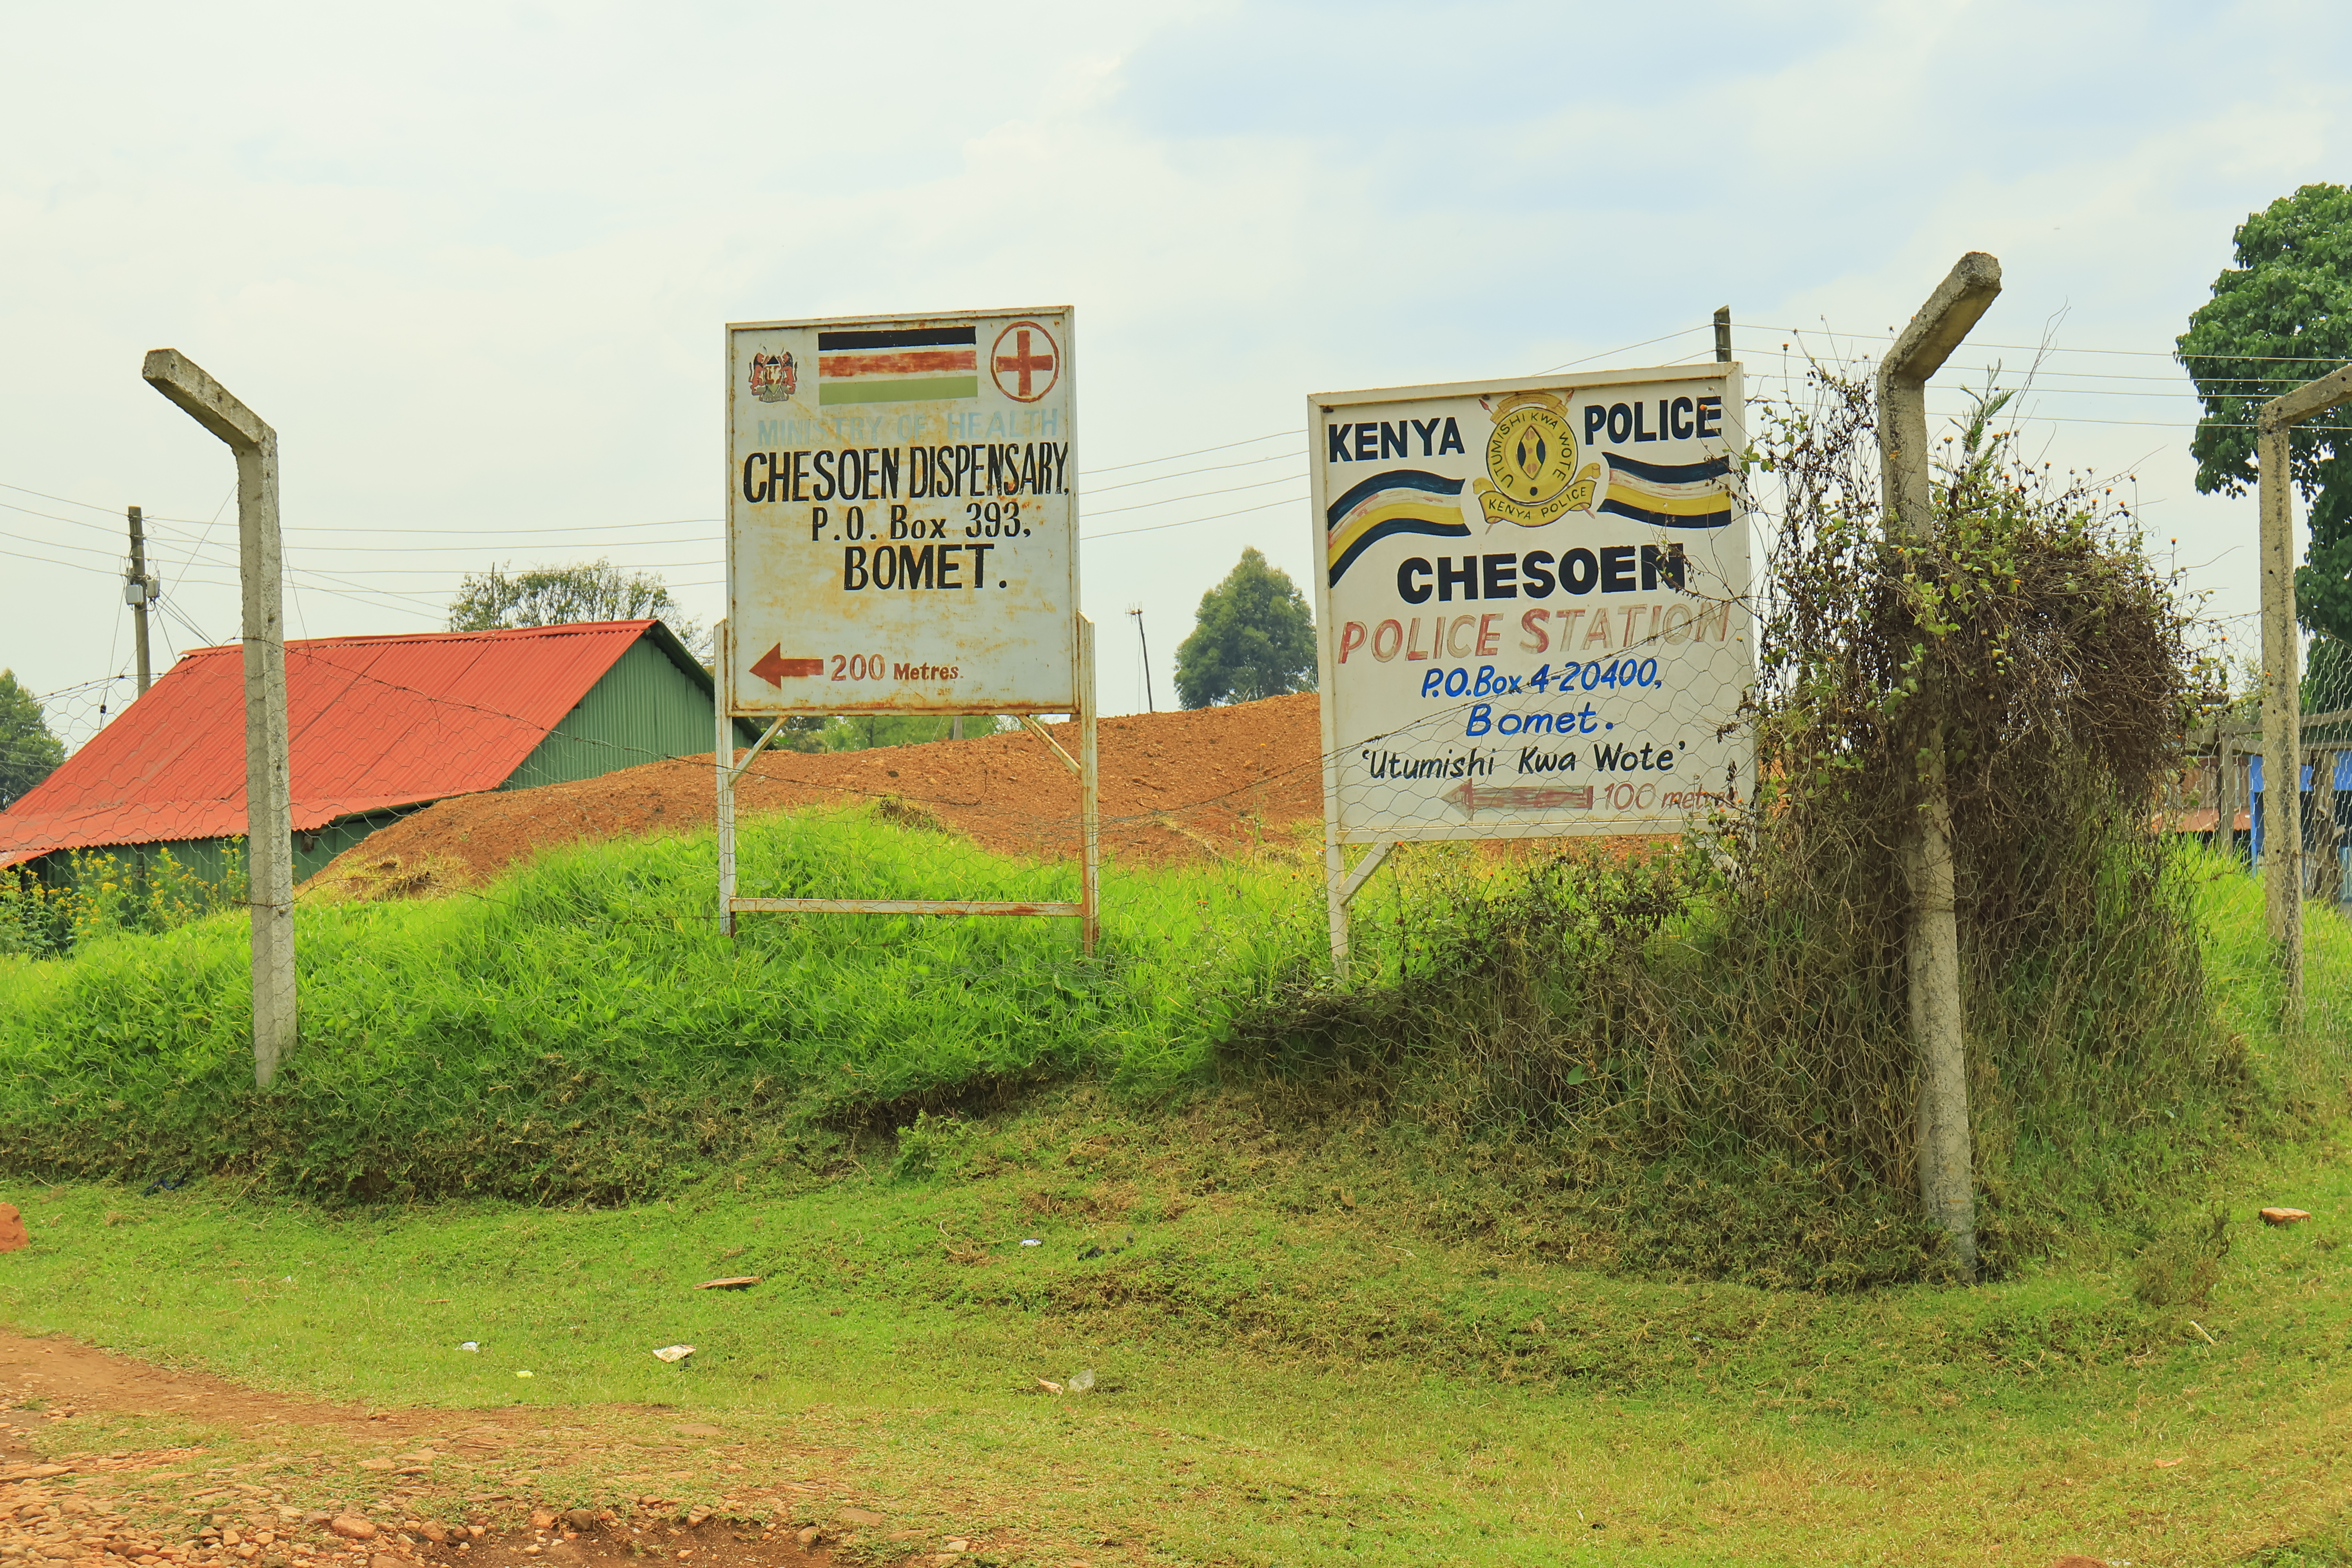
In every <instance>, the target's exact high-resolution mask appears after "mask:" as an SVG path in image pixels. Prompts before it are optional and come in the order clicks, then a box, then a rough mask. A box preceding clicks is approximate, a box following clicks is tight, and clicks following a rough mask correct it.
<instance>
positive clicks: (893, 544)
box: [715, 306, 1099, 952]
mask: <svg viewBox="0 0 2352 1568" xmlns="http://www.w3.org/2000/svg"><path fill="white" fill-rule="evenodd" d="M1075 331H1076V323H1075V321H1074V318H1073V314H1072V312H1071V310H1069V308H1068V307H1066V306H1055V307H1052V308H1050V309H1045V310H983V311H967V312H961V313H957V314H951V315H928V316H885V317H862V318H856V319H832V320H824V321H758V322H742V323H736V324H732V325H730V326H729V327H728V329H727V366H728V382H727V439H728V459H727V461H728V472H727V485H728V499H727V618H726V620H725V621H724V622H722V623H721V624H720V626H719V637H718V647H717V658H718V660H719V671H718V693H719V715H718V735H719V741H718V746H719V750H718V752H717V755H716V758H715V761H716V763H717V768H716V773H717V775H718V791H719V801H718V805H719V920H720V923H721V928H722V929H723V930H726V931H730V933H731V932H732V931H733V930H734V922H735V916H736V915H738V914H740V913H748V912H755V911H774V912H798V913H833V914H939V915H1064V916H1070V917H1074V918H1076V919H1077V920H1079V921H1081V922H1082V926H1081V930H1082V932H1083V936H1084V941H1085V944H1086V947H1087V951H1088V952H1091V951H1093V948H1094V944H1095V941H1096V937H1097V934H1098V929H1099V916H1098V909H1097V906H1098V901H1099V900H1098V899H1097V810H1096V801H1097V781H1096V772H1097V768H1096V743H1095V730H1096V721H1095V660H1094V626H1093V624H1092V623H1091V622H1089V621H1088V620H1087V618H1086V617H1085V616H1082V615H1080V614H1079V613H1078V608H1077V605H1078V542H1077V512H1076V497H1075V495H1074V493H1073V476H1074V475H1075V472H1076V469H1075V467H1074V462H1075V457H1076V427H1075V421H1076V397H1075V377H1074V375H1073V366H1072V358H1071V356H1072V345H1073V339H1074V337H1075ZM835 713H935V714H940V715H942V716H953V715H961V714H967V713H996V714H1011V715H1013V716H1015V717H1017V718H1019V719H1020V720H1021V721H1022V722H1023V723H1024V725H1026V726H1028V727H1029V728H1030V729H1031V730H1032V731H1034V732H1035V733H1036V734H1037V735H1038V736H1039V737H1040V738H1041V739H1043V740H1045V742H1046V744H1047V745H1048V746H1050V747H1051V748H1052V750H1053V752H1055V755H1056V756H1057V757H1059V758H1060V759H1061V761H1063V762H1064V763H1067V764H1068V765H1069V767H1070V768H1071V770H1072V771H1073V772H1074V773H1076V774H1077V775H1078V794H1079V837H1080V840H1081V859H1080V897H1079V899H1078V900H1077V901H1076V902H1069V901H1027V900H990V899H979V900H971V899H950V900H940V899H879V900H877V899H759V898H742V897H739V896H738V895H737V893H736V891H735V822H734V786H735V782H736V780H737V779H739V778H740V777H741V775H742V773H743V772H744V770H745V769H746V768H748V767H750V766H751V763H752V760H753V758H755V757H756V756H757V755H758V754H759V753H760V752H761V750H763V749H764V748H765V747H766V746H767V744H768V742H769V741H771V740H772V739H773V737H774V735H775V734H776V732H777V731H778V730H779V729H780V728H781V727H782V724H783V722H784V721H786V720H787V719H790V718H793V717H795V716H798V715H803V714H807V715H830V714H835ZM1045 713H1068V714H1072V715H1075V716H1076V720H1077V728H1078V748H1077V755H1076V756H1072V755H1071V754H1070V753H1069V752H1066V751H1065V750H1064V749H1063V747H1062V746H1061V745H1060V744H1058V743H1057V742H1054V740H1053V739H1052V737H1051V736H1049V735H1047V734H1046V732H1045V729H1044V727H1043V726H1042V725H1040V724H1039V723H1038V722H1037V717H1038V715H1040V714H1045ZM738 718H744V719H753V720H766V721H769V726H768V729H767V731H766V732H765V733H764V734H763V735H762V736H761V739H760V741H759V742H758V743H757V744H756V745H754V746H753V747H752V748H751V751H750V752H748V753H747V754H746V755H745V756H743V757H742V758H741V759H740V761H738V760H735V757H734V748H733V744H732V737H731V733H730V721H732V720H734V719H738Z"/></svg>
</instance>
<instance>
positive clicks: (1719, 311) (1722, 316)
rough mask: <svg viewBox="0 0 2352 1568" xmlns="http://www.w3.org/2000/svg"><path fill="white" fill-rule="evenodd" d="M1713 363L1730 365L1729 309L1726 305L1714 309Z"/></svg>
mask: <svg viewBox="0 0 2352 1568" xmlns="http://www.w3.org/2000/svg"><path fill="white" fill-rule="evenodd" d="M1715 363H1717V364H1729V363H1731V307H1730V306H1728V305H1717V307H1716V308H1715Z"/></svg>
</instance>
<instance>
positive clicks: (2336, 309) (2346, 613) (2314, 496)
mask: <svg viewBox="0 0 2352 1568" xmlns="http://www.w3.org/2000/svg"><path fill="white" fill-rule="evenodd" d="M2235 238H2236V240H2237V259H2238V265H2237V266H2236V267H2234V268H2230V269H2229V270H2227V271H2224V272H2223V273H2222V274H2221V277H2219V278H2217V279H2214V280H2213V297H2212V298H2211V299H2210V300H2207V301H2206V302H2205V303H2204V304H2202V305H2200V306H2199V307H2198V308H2197V310H2196V311H2195V313H2194V314H2192V315H2191V316H2190V317H2189V330H2188V331H2185V332H2183V333H2181V334H2180V337H2179V342H2178V343H2177V345H2176V349H2177V353H2178V356H2179V360H2180V363H2181V364H2182V365H2183V366H2184V367H2186V368H2187V370H2188V372H2189V379H2190V380H2191V381H2193V382H2195V383H2196V384H2197V394H2198V395H2199V396H2200V398H2202V399H2203V400H2204V404H2205V416H2204V417H2203V418H2202V419H2201V420H2200V421H2199V422H2198V426H2197V436H2196V439H2195V440H2194V441H2193V442H2192V443H2191V444H2190V447H2189V450H2190V451H2191V452H2192V453H2193V454H2194V455H2195V456H2196V458H2197V488H2198V489H2200V490H2203V491H2206V492H2209V493H2210V492H2211V491H2214V490H2220V491H2221V492H2223V493H2224V494H2227V495H2233V496H2234V495H2242V494H2244V493H2245V492H2246V491H2247V489H2250V488H2252V486H2253V484H2254V482H2255V480H2256V479H2257V478H2258V477H2259V470H2258V467H2257V459H2256V456H2255V450H2254V418H2255V416H2256V415H2257V413H2259V412H2260V410H2261V408H2262V405H2263V404H2264V403H2266V402H2268V401H2269V400H2270V399H2272V398H2273V397H2276V396H2278V395H2280V394H2281V393H2284V392H2289V391H2292V390H2294V388H2295V387H2297V386H2300V385H2302V384H2304V383H2305V382H2306V381H2311V380H2314V379H2315V378H2316V377H2319V376H2323V375H2326V374H2327V373H2328V372H2330V371H2332V370H2334V369H2336V367H2337V366H2338V365H2341V364H2343V363H2345V362H2347V360H2352V190H2347V189H2346V188H2345V187H2344V186H2342V185H2325V184H2313V185H2305V186H2304V187H2303V188H2302V189H2301V190H2299V191H2297V192H2295V193H2294V195H2291V196H2282V197H2280V198H2279V199H2278V200H2277V201H2274V202H2273V203H2272V204H2271V205H2269V206H2268V207H2265V208H2264V209H2263V211H2261V212H2258V213H2254V214H2252V215H2251V216H2248V217H2247V219H2246V221H2245V222H2244V223H2242V224H2241V225H2239V226H2238V231H2237V234H2236V236H2235ZM2344 423H2345V421H2343V420H2342V419H2338V418H2326V419H2319V420H2315V421H2312V422H2310V423H2307V424H2304V425H2299V426H2295V428H2294V432H2293V433H2292V434H2291V435H2290V436H2289V437H2287V450H2288V471H2289V472H2290V474H2292V475H2293V477H2294V487H2295V489H2297V490H2299V491H2301V492H2302V495H2303V499H2304V501H2305V505H2306V506H2307V507H2309V509H2310V520H2311V551H2310V553H2309V554H2308V555H2306V556H2305V564H2304V565H2303V566H2302V567H2301V568H2299V569H2298V570H2297V571H2296V573H2295V574H2294V599H2295V615H2296V617H2297V618H2298V619H2299V620H2301V621H2302V622H2303V624H2304V625H2305V626H2307V627H2309V628H2310V629H2311V630H2312V631H2314V632H2315V633H2317V634H2319V637H2320V638H2321V639H2322V640H2321V641H2320V642H2318V643H2315V645H2314V647H2313V648H2312V668H2313V672H2314V674H2315V675H2316V674H2318V673H2319V671H2320V670H2321V669H2322V668H2326V669H2329V670H2331V671H2332V670H2336V669H2338V668H2352V657H2347V645H2352V440H2347V437H2346V434H2345V432H2344V431H2343V430H2342V429H2341V428H2338V426H2342V425H2343V424H2344ZM2315 695H2317V694H2315ZM2347 695H2352V694H2347V693H2346V692H2343V691H2337V692H2336V693H2334V697H2335V699H2336V700H2337V702H2338V703H2339V705H2340V703H2341V702H2342V701H2343V700H2345V699H2346V698H2347ZM2320 700H2322V701H2323V702H2324V701H2326V700H2327V699H2326V697H2321V699H2320Z"/></svg>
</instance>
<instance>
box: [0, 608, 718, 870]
mask: <svg viewBox="0 0 2352 1568" xmlns="http://www.w3.org/2000/svg"><path fill="white" fill-rule="evenodd" d="M714 700H715V699H714V696H713V692H712V685H711V678H710V672H709V670H707V669H705V668H703V667H702V665H701V663H700V662H699V661H698V660H697V659H696V658H695V657H694V656H693V655H692V654H690V653H688V651H687V649H686V647H685V645H683V644H682V643H680V642H679V641H678V640H677V637H676V636H674V635H673V634H672V633H671V632H670V630H669V628H668V627H667V626H663V625H662V623H661V622H659V621H651V620H647V621H601V622H592V623H587V624H583V625H579V626H530V627H524V628H521V629H518V630H509V631H488V632H426V633H415V634H408V635H402V636H395V637H309V638H304V639H302V640H300V641H297V642H289V643H288V644H287V645H286V710H287V727H288V733H289V752H290V755H289V763H290V764H291V769H292V784H293V795H294V840H295V876H296V878H297V879H298V880H299V879H301V878H305V877H308V876H310V874H311V873H312V872H314V871H316V870H318V869H319V868H320V867H322V866H324V865H325V864H326V863H327V862H328V861H329V860H331V859H333V858H335V856H337V855H338V854H341V852H342V851H343V850H345V849H347V848H349V847H351V846H352V845H353V844H356V843H358V842H359V841H360V840H361V839H362V838H364V837H367V836H368V835H369V834H371V833H373V832H374V831H375V830H376V829H377V828H379V827H382V826H384V825H385V824H387V823H390V822H393V821H395V820H397V819H398V818H399V817H400V816H403V815H404V814H405V813H407V812H411V811H415V810H416V809H417V808H418V807H420V806H425V805H431V804H432V803H433V802H435V801H436V800H446V799H447V798H448V797H449V796H451V795H472V794H476V793H478V792H480V791H483V790H499V789H523V788H528V787H530V785H533V784H559V783H562V782H563V781H566V780H570V779H584V778H593V777H594V776H596V775H597V774H599V773H611V772H613V771H614V769H616V768H625V767H634V766H635V765H636V764H637V763H650V762H656V761H658V760H660V759H662V758H666V757H677V756H688V755H691V754H693V753H695V752H709V751H710V750H711V746H712V737H711V727H712V721H713V710H712V703H713V701H714ZM756 738H757V737H756V734H753V735H747V736H746V737H745V739H746V741H747V742H748V741H749V740H752V739H756ZM245 826H246V814H245V675H244V661H243V655H242V650H241V649H240V648H239V647H238V646H237V645H236V644H233V643H232V644H229V645H226V646H225V647H205V648H196V649H193V650H191V651H190V652H188V653H187V654H185V655H184V656H183V657H182V658H180V660H179V662H178V663H176V664H174V665H173V667H172V668H171V669H170V670H169V671H168V672H166V673H165V674H164V675H163V678H162V679H159V680H157V681H156V682H155V684H154V685H153V686H152V687H151V688H149V689H148V690H147V692H146V694H145V695H144V696H142V697H141V698H140V699H139V700H137V701H135V702H133V703H131V706H130V707H128V708H126V709H124V710H122V713H121V716H120V717H118V718H117V719H116V720H115V721H113V722H112V723H110V724H109V725H108V726H107V727H106V728H105V729H103V730H101V731H99V732H98V734H97V735H95V736H94V737H92V738H91V739H90V741H89V742H88V743H87V744H85V745H84V746H83V747H82V748H81V749H80V750H79V751H78V752H75V753H74V754H73V755H72V756H70V757H68V758H67V759H66V761H65V763H64V764H63V765H62V766H60V767H59V768H58V771H57V772H55V773H51V774H50V775H49V776H48V777H47V779H45V780H44V781H42V783H41V784H39V785H38V786H37V787H36V788H34V789H33V790H32V791H30V792H29V793H28V794H26V795H25V796H24V798H23V799H21V800H19V801H17V802H16V803H15V804H14V805H11V806H10V807H9V808H8V809H7V810H6V811H5V812H0V867H6V866H26V865H31V866H32V867H34V868H36V869H37V870H39V871H41V872H42V873H44V874H45V875H47V876H54V875H55V874H56V872H57V871H58V862H59V861H61V860H62V859H63V858H65V854H66V852H68V851H72V850H110V851H115V852H118V853H120V852H122V851H126V850H139V851H142V853H143V852H152V850H154V849H158V848H162V849H169V850H170V851H171V852H172V854H173V858H176V859H177V860H179V861H180V862H181V863H182V864H183V865H186V866H188V867H190V868H192V869H193V870H194V872H195V873H196V875H198V876H200V877H203V878H205V879H207V880H217V879H219V878H220V877H221V875H222V874H223V873H224V872H225V870H226V867H227V864H228V852H229V849H230V847H231V846H232V845H234V844H236V843H237V842H239V841H241V840H242V839H243V837H244V836H245ZM52 857H55V858H54V859H53V858H52Z"/></svg>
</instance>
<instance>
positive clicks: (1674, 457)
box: [1307, 365, 1754, 923]
mask: <svg viewBox="0 0 2352 1568" xmlns="http://www.w3.org/2000/svg"><path fill="white" fill-rule="evenodd" d="M1740 409H1741V404H1740V383H1739V370H1738V366H1736V365H1710V366H1704V367H1695V366H1681V365H1675V366H1665V367H1662V368H1658V369H1654V370H1633V371H1614V372H1606V373H1601V374H1595V375H1591V376H1575V377H1569V378H1559V377H1549V378H1540V379H1535V380H1527V381H1508V382H1497V383H1493V384H1475V385H1447V386H1417V387H1400V388H1391V389H1388V390H1383V391H1374V392H1349V393H1333V394H1325V395H1320V396H1318V397H1315V398H1312V399H1310V400H1309V402H1308V405H1307V424H1308V426H1309V431H1310V435H1309V439H1310V441H1311V442H1312V443H1313V446H1312V450H1311V454H1310V459H1309V467H1310V470H1311V472H1312V474H1313V477H1314V504H1315V520H1316V548H1317V553H1318V559H1319V561H1320V562H1321V568H1322V569H1321V570H1320V571H1319V572H1318V574H1317V579H1316V587H1317V593H1316V600H1317V604H1316V609H1317V616H1316V625H1317V626H1318V639H1319V642H1320V645H1321V649H1320V652H1321V663H1322V690H1323V751H1324V797H1325V813H1326V815H1325V820H1326V822H1327V824H1328V831H1329V833H1330V835H1331V838H1332V843H1333V849H1332V855H1333V862H1332V863H1333V866H1334V868H1335V875H1336V868H1337V866H1338V860H1337V853H1338V851H1337V845H1338V844H1339V843H1366V842H1372V841H1379V840H1398V839H1422V838H1493V837H1542V836H1549V835H1564V834H1609V833H1659V832H1664V833H1672V832H1676V831H1679V830H1681V829H1682V828H1683V827H1685V826H1686V825H1687V824H1688V823H1689V822H1690V820H1691V819H1692V818H1693V817H1694V816H1705V815H1706V814H1707V813H1708V812H1710V811H1712V810H1714V809H1717V808H1718V807H1721V806H1723V805H1728V804H1731V803H1733V802H1735V801H1738V800H1739V799H1740V798H1742V797H1743V796H1745V795H1748V793H1749V792H1750V791H1751V790H1752V788H1753V777H1752V771H1753V762H1752V748H1751V745H1750V742H1749V740H1748V731H1747V728H1746V726H1745V725H1744V724H1743V723H1742V722H1741V721H1740V719H1739V707H1740V702H1741V700H1742V699H1743V697H1744V696H1745V695H1746V693H1747V690H1748V686H1749V683H1750V681H1751V680H1752V679H1753V671H1754V658H1753V645H1752V633H1751V628H1750V623H1749V619H1748V609H1747V604H1746V596H1747V594H1748V522H1747V519H1746V518H1745V517H1744V515H1743V514H1742V511H1741V508H1740V503H1739V489H1738V484H1737V475H1736V473H1735V471H1734V467H1735V462H1736V459H1737V458H1738V453H1739V451H1740V447H1741V445H1742V436H1741V432H1740ZM1338 898H1339V895H1337V894H1335V900H1336V899H1338ZM1338 918H1339V917H1338V905H1337V903H1336V902H1335V910H1334V919H1335V923H1336V921H1337V920H1338Z"/></svg>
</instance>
